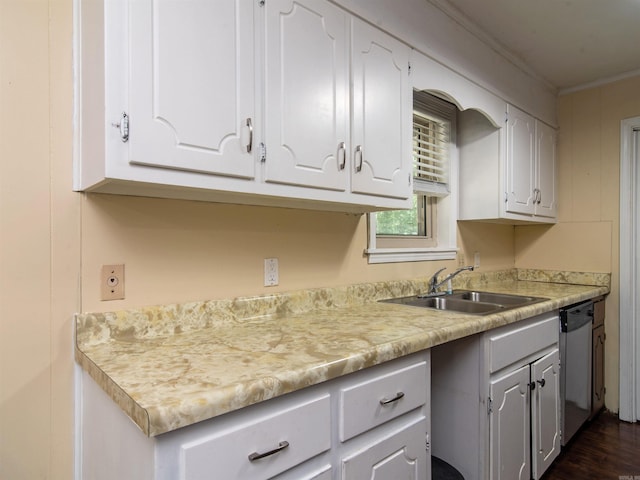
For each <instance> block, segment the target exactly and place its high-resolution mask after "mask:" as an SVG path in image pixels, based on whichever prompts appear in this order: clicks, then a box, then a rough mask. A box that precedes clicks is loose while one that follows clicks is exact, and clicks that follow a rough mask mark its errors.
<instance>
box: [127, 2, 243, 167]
mask: <svg viewBox="0 0 640 480" xmlns="http://www.w3.org/2000/svg"><path fill="white" fill-rule="evenodd" d="M253 8H254V7H253V4H252V2H246V1H244V0H218V1H215V2H211V1H207V0H192V1H189V2H175V1H171V0H155V1H152V0H136V1H131V2H130V10H129V14H130V19H129V25H130V27H129V28H130V32H129V45H130V47H129V48H130V51H129V54H130V59H129V66H130V87H129V88H130V90H129V109H128V112H127V113H128V114H129V118H130V136H129V161H130V162H131V163H134V164H144V165H153V166H160V167H167V168H173V169H179V170H190V171H197V172H206V173H215V174H221V175H230V176H237V177H246V178H252V177H254V169H255V167H254V161H253V155H252V153H251V144H250V140H251V134H250V129H251V127H254V126H255V118H254V68H255V67H254V64H253V58H254V55H253V50H254V47H253V42H254V40H253V15H254V14H253Z"/></svg>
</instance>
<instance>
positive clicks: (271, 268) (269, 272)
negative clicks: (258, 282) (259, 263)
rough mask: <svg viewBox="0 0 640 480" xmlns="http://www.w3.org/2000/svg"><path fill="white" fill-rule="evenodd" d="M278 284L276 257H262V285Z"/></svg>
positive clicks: (271, 285)
mask: <svg viewBox="0 0 640 480" xmlns="http://www.w3.org/2000/svg"><path fill="white" fill-rule="evenodd" d="M275 285H278V259H277V258H265V259H264V286H265V287H273V286H275Z"/></svg>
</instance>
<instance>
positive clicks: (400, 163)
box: [74, 0, 412, 212]
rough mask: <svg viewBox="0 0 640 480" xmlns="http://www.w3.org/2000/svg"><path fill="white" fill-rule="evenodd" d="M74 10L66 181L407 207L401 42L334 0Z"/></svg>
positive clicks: (243, 199)
mask: <svg viewBox="0 0 640 480" xmlns="http://www.w3.org/2000/svg"><path fill="white" fill-rule="evenodd" d="M77 18H78V24H77V25H78V28H77V32H78V36H77V38H78V45H79V48H78V55H77V56H76V58H77V62H78V72H79V81H78V84H77V85H78V91H77V94H78V95H77V98H78V102H77V107H78V115H77V117H78V124H77V132H78V135H77V139H78V148H77V151H78V155H77V156H76V162H75V179H74V189H75V190H80V191H95V192H102V193H119V194H129V195H145V196H159V197H172V198H185V199H196V200H207V201H216V202H231V203H243V204H254V205H271V206H286V207H302V208H312V209H326V210H339V211H352V212H365V211H375V210H384V209H390V208H393V209H396V208H408V207H410V204H411V200H410V199H411V193H412V190H411V182H410V173H411V129H410V121H411V112H412V104H411V92H410V90H409V85H408V78H407V77H408V70H409V65H408V55H409V53H408V52H409V47H408V46H406V45H404V44H402V43H400V42H397V41H396V40H395V39H393V38H392V37H390V36H388V35H387V34H385V33H383V32H381V31H379V30H377V29H376V28H375V27H370V26H368V25H367V24H365V23H363V22H361V21H360V20H356V19H355V18H353V17H352V16H351V15H350V14H349V13H347V12H346V11H345V10H342V9H341V8H340V7H338V6H336V5H335V4H333V3H330V2H327V1H324V0H316V1H310V0H295V1H294V0H270V1H268V2H260V1H249V0H216V1H214V2H212V1H206V0H192V1H189V2H175V1H170V0H126V1H122V2H104V4H100V5H98V4H95V2H90V1H89V0H80V1H79V3H78V15H77ZM352 22H353V23H352ZM352 25H353V31H352ZM96 26H99V27H100V28H97V27H96ZM103 27H104V28H103ZM352 46H353V47H354V48H356V46H357V49H358V50H357V54H352V53H351V49H352ZM352 59H353V64H352ZM354 81H355V82H356V84H355V85H354V86H353V90H352V89H351V84H352V82H354ZM356 141H357V142H358V143H357V145H358V149H357V150H358V151H357V152H356V151H355V150H356V149H355V148H354V146H355V145H356V143H355V142H356ZM356 162H358V163H356Z"/></svg>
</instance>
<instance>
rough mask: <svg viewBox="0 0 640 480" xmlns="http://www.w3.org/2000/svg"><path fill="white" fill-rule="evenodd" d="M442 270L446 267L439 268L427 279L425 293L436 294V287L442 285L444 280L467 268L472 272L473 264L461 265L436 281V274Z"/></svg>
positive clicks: (446, 280)
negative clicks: (427, 283)
mask: <svg viewBox="0 0 640 480" xmlns="http://www.w3.org/2000/svg"><path fill="white" fill-rule="evenodd" d="M443 270H446V268H441V269H440V270H438V271H437V272H436V273H434V274H433V276H432V277H431V280H429V293H428V294H427V295H434V294H436V293H437V291H438V288H440V286H442V285H444V284H445V283H446V282H448V281H449V280H451V279H452V278H453V277H455V276H456V275H458V274H459V273H462V272H464V271H465V270H469V271H471V272H472V271H473V265H467V266H466V267H461V268H459V269H457V270H456V271H455V272H453V273H450V274H449V275H447V276H446V277H445V278H444V279H443V280H442V281H441V282H438V275H439V274H440V272H442V271H443Z"/></svg>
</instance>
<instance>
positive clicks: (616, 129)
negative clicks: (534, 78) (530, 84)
mask: <svg viewBox="0 0 640 480" xmlns="http://www.w3.org/2000/svg"><path fill="white" fill-rule="evenodd" d="M638 115H640V77H633V78H629V79H626V80H621V81H618V82H615V83H610V84H607V85H605V86H602V87H598V88H592V89H589V90H583V91H579V92H576V93H572V94H568V95H563V96H561V97H559V101H558V123H559V127H560V131H559V138H558V165H559V185H558V186H559V198H558V203H559V221H560V222H559V223H558V224H557V225H555V226H553V227H534V226H530V227H516V237H515V238H516V240H515V242H516V266H517V267H521V268H527V267H535V268H548V269H555V270H578V271H593V272H611V273H612V289H611V294H610V295H609V296H608V298H607V304H606V308H607V313H606V315H607V316H606V324H605V328H606V332H607V343H606V361H605V363H606V365H605V375H606V379H605V381H606V388H607V394H606V397H605V402H606V406H607V408H609V409H611V410H613V411H617V410H618V404H619V378H618V371H619V363H618V356H619V349H618V342H619V335H618V334H619V328H618V327H619V311H618V285H619V263H620V262H619V221H618V219H619V197H620V189H619V175H620V168H619V167H620V121H621V120H622V119H624V118H629V117H633V116H638Z"/></svg>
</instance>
